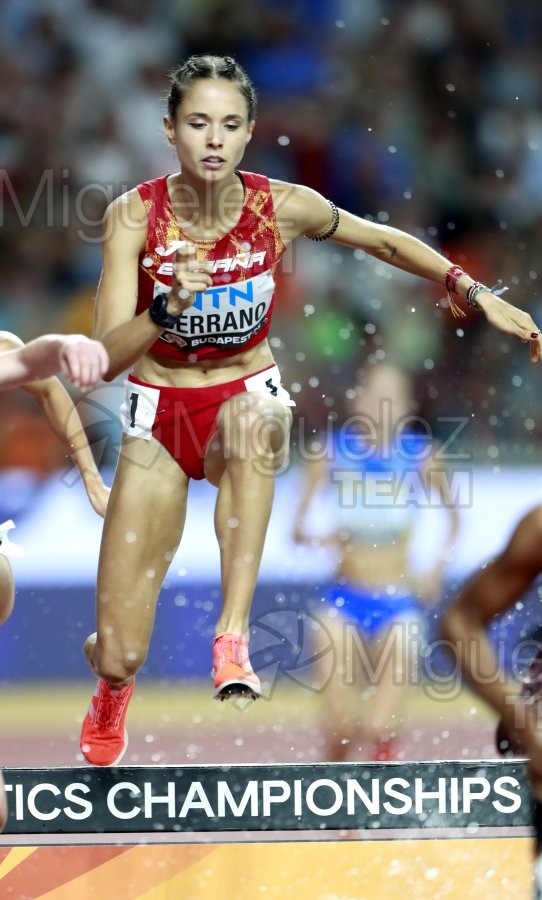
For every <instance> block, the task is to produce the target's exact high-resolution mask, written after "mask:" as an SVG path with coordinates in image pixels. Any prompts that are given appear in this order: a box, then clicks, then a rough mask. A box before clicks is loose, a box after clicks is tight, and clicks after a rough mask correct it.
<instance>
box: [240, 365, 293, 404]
mask: <svg viewBox="0 0 542 900" xmlns="http://www.w3.org/2000/svg"><path fill="white" fill-rule="evenodd" d="M245 387H246V389H247V391H263V392H265V393H268V394H271V396H273V397H276V398H277V399H278V400H280V402H281V403H282V405H283V406H295V402H294V401H293V400H292V398H291V397H290V395H289V393H288V391H287V390H286V389H285V388H283V386H282V384H281V383H280V372H279V368H278V366H271V368H269V369H266V370H265V371H264V372H257V373H256V375H249V376H248V378H245Z"/></svg>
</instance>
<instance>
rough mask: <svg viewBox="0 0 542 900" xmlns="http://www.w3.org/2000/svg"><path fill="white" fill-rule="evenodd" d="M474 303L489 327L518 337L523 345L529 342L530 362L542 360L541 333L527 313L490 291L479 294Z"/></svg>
mask: <svg viewBox="0 0 542 900" xmlns="http://www.w3.org/2000/svg"><path fill="white" fill-rule="evenodd" d="M476 302H477V304H478V305H479V306H480V308H481V309H482V310H483V313H484V315H485V317H486V319H487V320H488V322H489V323H490V324H491V325H494V327H495V328H498V329H499V331H504V332H505V334H512V335H515V336H516V337H519V338H520V339H521V340H522V341H523V343H525V344H526V343H527V342H529V344H530V351H531V362H534V363H535V362H538V360H539V359H542V332H541V331H540V329H539V328H538V326H537V325H536V324H535V322H534V320H533V319H532V317H531V316H530V315H529V313H528V312H525V310H523V309H518V308H517V307H516V306H512V305H511V304H510V303H507V302H506V300H503V299H502V298H501V297H497V296H496V295H495V294H493V293H491V292H490V291H487V292H486V291H484V292H483V293H481V294H479V295H478V296H477V297H476Z"/></svg>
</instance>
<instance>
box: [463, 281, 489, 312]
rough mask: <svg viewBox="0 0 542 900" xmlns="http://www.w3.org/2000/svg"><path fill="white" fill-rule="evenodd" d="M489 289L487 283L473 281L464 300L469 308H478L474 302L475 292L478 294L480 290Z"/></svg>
mask: <svg viewBox="0 0 542 900" xmlns="http://www.w3.org/2000/svg"><path fill="white" fill-rule="evenodd" d="M490 290H491V288H488V286H487V284H483V283H482V282H481V281H473V283H472V284H471V286H470V287H469V289H468V291H467V294H466V300H467V303H468V305H469V306H470V307H471V309H480V307H479V306H478V304H477V302H476V296H477V294H480V293H481V291H490Z"/></svg>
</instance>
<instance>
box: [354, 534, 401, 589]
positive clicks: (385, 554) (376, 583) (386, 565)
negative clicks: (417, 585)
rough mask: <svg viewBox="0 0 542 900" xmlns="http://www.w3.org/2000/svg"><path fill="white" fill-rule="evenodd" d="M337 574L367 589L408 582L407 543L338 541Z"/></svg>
mask: <svg viewBox="0 0 542 900" xmlns="http://www.w3.org/2000/svg"><path fill="white" fill-rule="evenodd" d="M341 551H342V555H341V560H340V563H339V566H338V573H337V574H338V576H339V577H342V578H344V579H345V580H346V581H347V582H348V583H349V584H351V585H358V586H360V587H361V586H363V587H368V588H376V587H384V586H387V585H405V586H408V585H409V583H410V578H409V572H410V564H409V560H408V553H407V545H406V544H405V543H404V542H403V541H399V542H398V543H397V544H395V545H392V546H383V547H379V546H378V545H376V546H375V545H374V544H372V545H370V546H369V545H367V544H360V543H358V542H350V543H348V542H346V543H341Z"/></svg>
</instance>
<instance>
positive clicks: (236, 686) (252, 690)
mask: <svg viewBox="0 0 542 900" xmlns="http://www.w3.org/2000/svg"><path fill="white" fill-rule="evenodd" d="M261 696H262V692H261V689H260V688H257V687H255V686H254V685H252V684H245V683H244V682H243V681H235V679H232V680H231V681H225V682H224V683H223V684H221V685H220V687H217V688H216V689H215V691H214V693H213V698H214V699H215V700H236V699H237V698H239V697H240V698H243V699H245V700H258V698H259V697H261Z"/></svg>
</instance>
